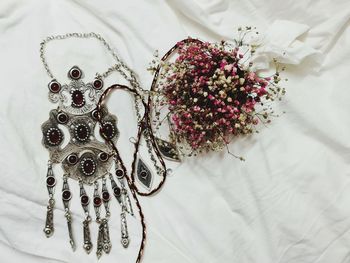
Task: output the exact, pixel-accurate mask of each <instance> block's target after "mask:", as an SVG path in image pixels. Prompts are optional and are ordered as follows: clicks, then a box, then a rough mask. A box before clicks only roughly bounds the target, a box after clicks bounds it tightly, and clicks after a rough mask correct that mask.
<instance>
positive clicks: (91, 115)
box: [40, 33, 179, 262]
mask: <svg viewBox="0 0 350 263" xmlns="http://www.w3.org/2000/svg"><path fill="white" fill-rule="evenodd" d="M68 38H83V39H87V38H93V39H96V40H98V41H100V42H101V43H102V44H103V46H104V47H105V48H106V49H107V51H108V52H109V53H110V54H111V55H112V56H113V58H114V59H115V60H116V63H115V64H114V65H113V66H111V67H110V68H108V69H107V71H106V72H104V73H102V74H99V73H97V74H96V76H95V78H94V79H93V80H92V81H91V82H88V83H85V82H84V81H83V78H84V74H83V71H82V70H81V68H80V67H78V66H73V67H72V68H71V69H69V71H68V79H69V83H68V84H63V82H61V80H58V79H56V78H55V76H54V74H53V73H52V71H51V70H50V68H49V66H48V63H47V61H46V56H45V47H46V45H47V43H49V42H51V41H54V40H65V39H68ZM40 58H41V61H42V63H43V65H44V67H45V69H46V72H47V74H48V76H49V77H50V79H51V81H50V82H49V84H48V89H49V96H48V97H49V100H50V101H51V102H52V103H55V104H58V107H57V108H55V109H53V110H51V111H50V113H49V119H48V120H47V121H45V122H44V123H43V124H42V126H41V129H42V135H43V139H42V143H43V145H44V147H45V148H46V149H47V150H48V151H49V155H50V158H49V161H48V171H47V176H46V185H47V189H48V193H49V201H48V206H47V214H46V223H45V228H44V233H45V235H46V236H47V237H50V236H51V235H52V234H53V233H54V206H55V199H54V190H55V186H56V185H57V180H56V176H55V175H54V172H53V165H55V164H61V166H62V170H63V172H64V173H63V175H62V179H63V185H62V191H61V198H62V201H63V205H64V209H65V217H66V220H67V226H68V234H69V242H70V245H71V247H72V249H73V250H75V249H76V241H75V239H74V236H73V233H72V214H71V212H70V208H69V203H70V200H71V199H72V197H73V193H72V192H71V190H70V188H69V183H70V181H77V182H78V183H79V186H80V193H79V195H78V196H79V197H80V203H81V205H82V208H83V211H84V213H85V220H84V222H83V244H82V246H83V248H84V249H85V251H86V252H87V253H90V252H91V250H92V249H93V247H94V245H93V242H92V240H91V235H90V228H89V225H90V223H91V222H92V221H93V218H94V219H95V221H96V222H97V224H98V225H99V228H98V229H99V230H98V238H97V242H96V254H97V256H98V257H100V256H101V255H102V253H103V252H105V253H107V254H108V253H109V252H110V250H111V246H112V245H111V244H112V243H111V239H110V235H109V226H108V220H109V218H110V216H111V213H110V209H109V205H110V203H111V196H112V195H113V196H114V197H115V199H116V201H117V203H119V205H120V209H121V212H120V219H121V229H120V230H121V244H122V246H123V247H125V248H126V247H128V244H129V235H128V228H127V215H128V214H129V215H131V216H134V212H133V207H132V201H131V196H130V194H131V195H132V198H133V200H134V202H135V204H136V206H137V208H138V211H139V217H140V221H141V224H142V228H143V232H142V241H141V244H140V249H139V253H138V257H137V260H136V262H140V261H141V257H142V254H143V249H144V245H145V239H146V225H145V222H144V215H143V213H142V209H141V206H140V203H139V201H138V198H137V195H141V196H148V195H152V194H153V193H155V192H157V191H158V190H159V189H160V188H161V186H162V185H163V183H164V182H165V178H166V172H167V169H166V166H165V163H164V161H163V158H162V156H164V157H166V158H167V159H171V160H174V161H178V160H179V158H178V155H177V154H176V150H175V149H173V148H172V145H170V144H169V143H167V142H166V141H163V140H161V139H159V138H156V137H155V136H154V135H153V134H154V133H153V131H152V124H151V115H150V112H151V111H150V102H149V101H150V100H149V98H148V96H147V95H148V93H147V92H145V91H144V90H142V88H141V86H140V84H139V82H138V80H137V78H136V76H135V74H134V73H133V71H132V70H131V69H130V68H129V67H128V66H127V65H126V64H125V63H124V62H123V61H122V60H120V59H119V57H118V56H117V54H116V53H115V52H114V51H113V49H112V48H111V47H110V45H109V44H108V43H107V42H106V41H105V40H104V39H103V38H102V37H101V36H100V35H98V34H96V33H69V34H64V35H56V36H50V37H47V38H46V39H45V40H43V41H42V42H41V44H40ZM112 72H118V73H119V74H121V75H122V76H123V77H124V78H125V79H126V80H127V81H128V82H129V84H130V86H129V87H127V86H124V85H119V84H115V85H113V86H111V87H109V88H105V87H104V79H105V78H106V77H108V76H109V75H110V73H112ZM113 90H125V91H127V92H129V93H130V94H131V95H132V96H133V98H134V101H135V104H134V105H135V112H136V117H137V122H138V134H137V138H135V140H134V142H133V143H134V145H135V151H134V155H133V162H132V167H131V172H130V176H129V175H128V172H127V169H126V167H125V165H124V163H123V161H122V159H121V157H120V154H119V150H118V148H117V146H116V142H117V140H118V137H119V129H118V127H117V123H118V119H117V117H116V116H115V115H113V114H111V113H109V112H108V110H107V108H106V106H105V105H104V101H105V98H106V97H107V95H108V94H109V93H110V92H111V91H113ZM147 101H148V102H147ZM141 107H143V108H144V110H143V111H141ZM96 125H99V128H100V129H99V132H100V135H101V137H102V138H103V141H100V140H98V139H97V138H96V136H95V134H94V131H95V127H96ZM64 129H65V130H67V131H68V133H66V134H65V133H64V132H63V130H64ZM65 136H66V137H68V138H65ZM141 139H142V140H144V141H145V144H144V145H145V146H146V147H147V152H148V154H149V157H150V163H152V165H151V166H153V168H154V169H150V168H149V167H150V166H149V164H146V162H145V161H143V160H142V158H141V153H140V151H139V149H140V145H141V143H140V141H141ZM64 141H66V142H68V143H67V144H65V145H63V144H64ZM113 166H114V169H115V172H114V174H112V173H111V172H110V171H111V170H112V169H113ZM151 170H155V172H156V173H157V174H158V175H159V176H160V178H161V179H159V180H158V185H157V186H156V187H152V184H153V179H154V176H153V173H152V172H151ZM135 179H136V180H135ZM108 181H109V183H108ZM137 184H138V185H141V186H143V187H144V188H145V189H146V190H147V192H143V191H140V190H139V189H138V187H137ZM86 186H93V187H94V190H93V196H90V197H89V196H88V194H87V192H86V191H85V187H86ZM110 193H112V194H110ZM89 205H92V206H93V208H94V212H95V216H92V215H90V210H89Z"/></svg>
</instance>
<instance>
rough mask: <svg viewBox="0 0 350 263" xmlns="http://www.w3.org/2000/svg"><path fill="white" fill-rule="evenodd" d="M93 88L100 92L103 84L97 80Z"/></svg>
mask: <svg viewBox="0 0 350 263" xmlns="http://www.w3.org/2000/svg"><path fill="white" fill-rule="evenodd" d="M93 86H94V88H95V89H97V90H100V89H102V87H103V82H102V80H101V79H95V81H94V83H93Z"/></svg>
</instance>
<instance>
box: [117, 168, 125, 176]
mask: <svg viewBox="0 0 350 263" xmlns="http://www.w3.org/2000/svg"><path fill="white" fill-rule="evenodd" d="M115 174H116V176H117V177H118V178H122V177H123V176H124V171H123V170H122V169H117V170H116V171H115Z"/></svg>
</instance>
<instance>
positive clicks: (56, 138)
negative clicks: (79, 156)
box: [46, 127, 63, 146]
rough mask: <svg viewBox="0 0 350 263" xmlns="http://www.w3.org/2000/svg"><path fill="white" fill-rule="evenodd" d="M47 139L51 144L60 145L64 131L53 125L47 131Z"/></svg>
mask: <svg viewBox="0 0 350 263" xmlns="http://www.w3.org/2000/svg"><path fill="white" fill-rule="evenodd" d="M46 141H47V143H48V144H49V145H51V146H58V145H60V144H61V143H62V141H63V133H62V131H61V130H60V129H58V128H56V127H51V128H50V129H48V130H47V132H46Z"/></svg>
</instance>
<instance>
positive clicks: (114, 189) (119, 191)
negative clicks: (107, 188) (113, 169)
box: [113, 187, 122, 197]
mask: <svg viewBox="0 0 350 263" xmlns="http://www.w3.org/2000/svg"><path fill="white" fill-rule="evenodd" d="M113 193H114V195H115V196H117V197H119V196H120V195H121V193H122V192H121V190H120V188H119V187H114V188H113Z"/></svg>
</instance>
